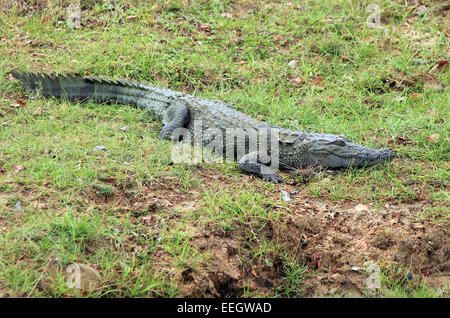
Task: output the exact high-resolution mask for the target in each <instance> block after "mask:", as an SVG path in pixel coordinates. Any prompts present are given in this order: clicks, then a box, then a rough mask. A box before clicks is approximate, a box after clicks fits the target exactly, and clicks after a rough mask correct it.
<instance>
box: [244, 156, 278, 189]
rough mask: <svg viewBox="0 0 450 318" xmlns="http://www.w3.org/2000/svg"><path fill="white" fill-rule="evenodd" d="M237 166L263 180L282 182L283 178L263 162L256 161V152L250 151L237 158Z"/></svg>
mask: <svg viewBox="0 0 450 318" xmlns="http://www.w3.org/2000/svg"><path fill="white" fill-rule="evenodd" d="M239 168H241V170H242V171H244V172H245V173H248V174H252V175H255V176H257V177H259V178H261V179H263V180H264V181H272V182H275V183H283V182H284V181H283V178H281V177H280V176H278V175H276V174H275V172H274V171H273V170H272V169H271V168H270V167H268V166H267V165H265V164H262V163H259V162H258V153H257V152H251V153H248V154H246V155H245V156H243V157H242V158H241V159H240V160H239Z"/></svg>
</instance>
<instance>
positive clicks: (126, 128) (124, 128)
mask: <svg viewBox="0 0 450 318" xmlns="http://www.w3.org/2000/svg"><path fill="white" fill-rule="evenodd" d="M120 130H122V131H127V130H128V126H123V127H120Z"/></svg>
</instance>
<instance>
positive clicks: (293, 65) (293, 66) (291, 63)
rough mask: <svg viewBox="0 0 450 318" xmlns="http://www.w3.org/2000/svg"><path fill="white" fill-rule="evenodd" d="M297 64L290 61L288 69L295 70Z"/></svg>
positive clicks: (295, 61) (294, 61)
mask: <svg viewBox="0 0 450 318" xmlns="http://www.w3.org/2000/svg"><path fill="white" fill-rule="evenodd" d="M297 64H298V61H297V60H292V61H290V62H289V63H288V66H289V67H290V68H296V67H297Z"/></svg>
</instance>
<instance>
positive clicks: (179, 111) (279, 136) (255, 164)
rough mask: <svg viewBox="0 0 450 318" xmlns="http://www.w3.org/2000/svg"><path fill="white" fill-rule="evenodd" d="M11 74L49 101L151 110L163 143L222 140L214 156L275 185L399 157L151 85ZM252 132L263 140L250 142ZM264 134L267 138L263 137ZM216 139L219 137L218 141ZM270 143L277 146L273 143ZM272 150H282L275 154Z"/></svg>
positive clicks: (338, 136) (32, 74)
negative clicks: (299, 172)
mask: <svg viewBox="0 0 450 318" xmlns="http://www.w3.org/2000/svg"><path fill="white" fill-rule="evenodd" d="M11 74H12V75H13V77H14V78H16V79H18V80H20V81H21V82H22V83H23V85H24V87H25V88H26V89H28V90H31V91H37V92H39V93H40V94H42V95H43V96H45V97H52V96H53V97H58V98H66V99H69V100H71V101H73V100H78V101H84V100H92V101H94V102H109V103H118V104H128V105H133V106H135V107H137V108H140V109H144V110H147V111H149V112H150V113H151V114H152V115H153V116H155V118H156V119H158V120H160V121H161V122H162V123H163V125H164V128H163V129H162V131H161V132H160V134H159V138H161V139H167V140H170V139H178V138H179V137H178V135H177V134H175V133H176V132H177V131H176V129H177V128H187V130H188V131H189V133H190V135H191V136H193V137H194V138H191V139H192V142H193V143H200V144H202V145H204V146H208V145H211V142H212V141H216V142H217V141H220V142H219V143H218V144H217V147H216V148H215V152H218V151H219V152H220V151H221V152H222V154H225V153H227V152H226V151H227V150H228V149H230V148H231V149H233V154H232V156H233V159H235V160H237V161H238V162H239V166H240V168H241V169H242V170H243V171H244V172H246V173H249V174H253V175H256V176H258V177H260V178H262V179H264V180H267V181H273V182H276V183H278V182H282V178H281V177H280V176H278V175H276V174H275V169H273V168H274V167H275V168H279V169H281V170H285V169H296V168H305V167H309V166H322V167H325V168H346V167H349V166H357V167H362V166H372V165H375V164H380V163H383V162H386V161H389V160H391V159H392V158H394V157H395V154H394V153H393V152H392V151H390V150H388V149H382V150H377V149H372V148H368V147H364V146H361V145H358V144H355V143H352V142H350V141H349V140H348V139H347V138H346V137H345V136H342V135H331V134H318V133H314V132H311V133H306V132H300V131H291V130H287V129H283V128H280V127H276V126H273V125H270V124H268V123H265V122H261V121H258V120H256V119H254V118H252V117H250V116H248V115H246V114H244V113H242V112H239V111H237V110H236V109H234V108H233V107H232V106H231V105H228V104H226V103H224V102H221V101H213V100H208V99H204V98H199V97H194V96H192V95H188V94H183V93H180V92H176V91H172V90H169V89H164V88H158V87H155V86H151V85H147V84H140V83H133V82H129V81H120V80H107V79H99V78H89V77H81V76H73V75H67V76H62V75H47V74H34V73H25V72H19V71H13V72H12V73H11ZM230 129H231V130H232V129H238V135H239V133H240V134H242V136H244V137H243V138H245V139H244V140H245V142H244V143H243V144H242V146H238V144H239V143H238V142H237V140H238V139H236V140H235V138H234V137H231V135H229V132H230ZM211 132H212V134H211ZM214 133H215V135H214ZM252 133H254V134H255V135H256V136H258V137H257V138H256V139H249V136H251V135H252ZM259 133H262V134H263V133H266V135H258V134H259ZM212 135H214V136H216V137H215V138H213V137H211V136H212ZM217 136H219V137H220V138H218V137H217ZM198 137H201V138H198ZM227 137H228V138H227ZM271 138H273V139H271ZM199 140H200V141H199ZM270 140H274V142H273V143H270ZM239 145H241V144H239ZM271 145H272V146H271ZM273 145H275V147H278V149H272V148H273V147H274V146H273ZM227 147H228V148H227ZM255 147H256V148H255ZM256 149H258V150H259V151H263V152H264V153H267V155H268V156H270V158H271V159H270V160H271V161H267V158H266V159H265V160H264V159H263V157H262V156H261V154H260V153H259V152H258V151H256ZM227 154H228V153H227ZM276 161H277V163H278V165H276V166H275V165H273V163H274V162H276ZM269 165H270V166H269Z"/></svg>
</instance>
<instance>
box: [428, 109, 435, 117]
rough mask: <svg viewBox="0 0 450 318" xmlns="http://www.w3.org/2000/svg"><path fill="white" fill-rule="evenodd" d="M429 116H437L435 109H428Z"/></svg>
mask: <svg viewBox="0 0 450 318" xmlns="http://www.w3.org/2000/svg"><path fill="white" fill-rule="evenodd" d="M427 115H428V116H434V115H436V111H435V110H434V109H433V108H428V110H427Z"/></svg>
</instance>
